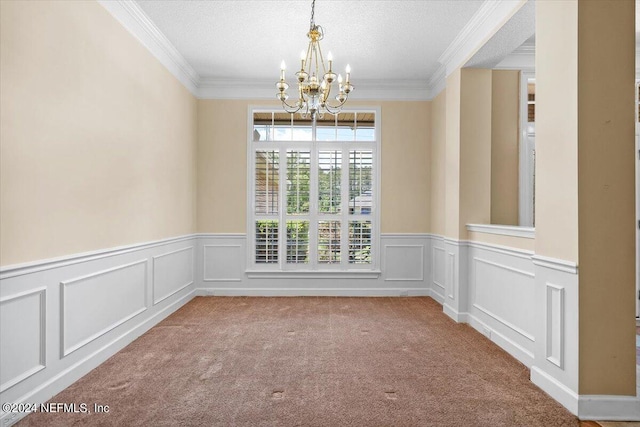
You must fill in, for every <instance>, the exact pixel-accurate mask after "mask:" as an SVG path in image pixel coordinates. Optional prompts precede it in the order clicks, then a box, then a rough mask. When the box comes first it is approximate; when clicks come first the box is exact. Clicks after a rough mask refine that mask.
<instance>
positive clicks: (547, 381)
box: [531, 366, 578, 415]
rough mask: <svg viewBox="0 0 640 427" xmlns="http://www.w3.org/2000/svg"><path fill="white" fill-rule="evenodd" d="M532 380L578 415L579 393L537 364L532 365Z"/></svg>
mask: <svg viewBox="0 0 640 427" xmlns="http://www.w3.org/2000/svg"><path fill="white" fill-rule="evenodd" d="M531 382H532V383H534V384H535V385H537V386H538V387H540V388H541V389H542V390H543V391H544V392H546V393H547V394H548V395H549V396H551V397H553V398H554V399H555V400H557V401H558V402H559V403H560V404H561V405H562V406H564V407H565V408H567V409H568V410H569V411H570V412H571V413H572V414H574V415H578V394H577V393H576V392H574V391H573V390H571V389H569V388H568V387H567V386H566V385H564V384H562V383H561V382H560V381H558V380H557V379H555V378H553V377H552V376H551V375H549V374H547V373H546V372H544V371H543V370H541V369H540V368H538V367H537V366H533V367H531Z"/></svg>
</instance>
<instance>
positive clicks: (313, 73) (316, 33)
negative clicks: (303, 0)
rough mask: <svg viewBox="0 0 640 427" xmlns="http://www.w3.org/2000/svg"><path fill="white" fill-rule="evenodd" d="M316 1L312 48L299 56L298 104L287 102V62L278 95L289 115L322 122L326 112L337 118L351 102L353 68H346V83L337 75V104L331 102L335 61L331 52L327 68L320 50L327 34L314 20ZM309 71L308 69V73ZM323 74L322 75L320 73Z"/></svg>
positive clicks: (311, 38) (279, 83) (312, 7)
mask: <svg viewBox="0 0 640 427" xmlns="http://www.w3.org/2000/svg"><path fill="white" fill-rule="evenodd" d="M315 5H316V0H313V3H312V4H311V23H310V25H309V32H308V33H307V37H309V46H308V47H307V51H306V52H305V51H304V50H303V51H302V53H301V54H300V61H301V65H300V71H298V72H297V73H296V74H295V75H296V78H297V80H298V99H297V101H296V102H295V104H293V105H292V104H289V103H288V102H287V99H288V98H289V95H287V89H288V88H289V84H288V83H287V82H286V80H285V69H286V65H285V63H284V61H282V63H281V64H280V81H279V82H277V83H276V87H277V88H278V91H279V92H278V93H277V94H276V97H277V98H278V99H279V100H280V101H282V107H283V108H284V110H285V111H286V112H288V113H297V112H300V114H301V115H302V117H303V118H307V117H311V120H315V119H316V115H319V116H320V118H322V116H324V113H325V112H328V113H330V114H338V113H339V112H340V111H341V110H342V106H343V105H344V103H345V102H346V101H347V99H348V98H349V93H351V91H352V90H353V86H352V85H351V81H350V79H351V67H350V66H349V65H347V68H346V79H345V80H344V81H343V80H342V75H341V74H340V75H338V76H337V77H338V94H337V95H336V96H335V100H336V101H337V103H333V104H332V103H331V102H329V95H330V94H331V87H332V86H333V83H334V82H335V81H336V75H335V73H334V72H333V68H332V67H333V57H332V55H331V52H329V54H328V55H327V63H328V67H327V66H325V63H324V58H323V57H322V50H321V49H320V40H322V39H323V38H324V30H323V29H322V27H321V26H320V25H316V23H315V20H314V9H315ZM305 68H306V69H305ZM321 72H322V73H321ZM320 77H321V78H322V79H321V80H320Z"/></svg>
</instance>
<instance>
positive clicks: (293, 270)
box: [245, 105, 382, 278]
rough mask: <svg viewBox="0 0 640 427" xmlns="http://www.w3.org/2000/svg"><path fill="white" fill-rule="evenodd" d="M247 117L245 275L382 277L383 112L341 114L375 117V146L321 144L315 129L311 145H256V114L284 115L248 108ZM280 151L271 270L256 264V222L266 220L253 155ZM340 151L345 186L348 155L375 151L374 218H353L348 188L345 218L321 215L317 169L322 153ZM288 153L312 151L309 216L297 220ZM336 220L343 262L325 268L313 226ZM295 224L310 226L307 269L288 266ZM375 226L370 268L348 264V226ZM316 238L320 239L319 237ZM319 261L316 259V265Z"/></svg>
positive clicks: (363, 143)
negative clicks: (291, 210) (290, 229)
mask: <svg viewBox="0 0 640 427" xmlns="http://www.w3.org/2000/svg"><path fill="white" fill-rule="evenodd" d="M247 111H248V113H247V134H246V135H247V145H246V147H247V187H246V188H247V205H246V206H247V213H246V221H247V245H246V262H247V264H246V271H245V273H247V275H248V277H277V276H281V277H289V278H293V277H318V278H327V277H331V278H336V277H344V278H350V277H357V278H365V277H367V278H368V277H371V278H376V277H378V276H379V275H380V274H381V270H380V259H381V246H380V187H381V186H380V182H381V179H380V177H381V160H380V157H381V156H380V150H381V145H382V144H381V136H382V132H381V109H380V107H363V108H358V107H350V108H348V109H343V110H342V113H373V114H374V115H375V123H374V140H373V141H353V140H350V141H342V140H337V139H336V140H335V141H323V140H317V139H316V132H315V124H314V125H312V139H311V141H299V140H291V141H254V138H253V136H254V133H253V131H254V126H253V121H254V114H256V113H271V112H276V113H282V112H283V111H281V110H279V109H278V108H277V107H271V108H269V107H265V106H256V105H250V106H249V107H248V110H247ZM261 150H264V151H272V150H275V151H278V152H279V162H280V163H279V184H278V185H279V189H278V191H279V193H278V198H279V200H280V205H279V207H278V214H277V216H274V217H273V219H274V220H277V221H278V224H279V226H278V229H279V238H278V243H279V244H278V262H277V263H273V264H268V263H256V256H255V254H256V229H255V228H256V225H255V224H256V221H259V220H261V219H264V216H263V215H260V214H256V200H255V191H256V182H255V179H256V178H255V177H256V175H255V174H256V163H255V153H256V152H257V151H261ZM333 150H338V151H341V152H342V159H341V162H342V167H341V171H340V172H341V181H342V184H344V183H345V179H346V182H347V183H348V182H349V161H350V159H349V157H350V156H349V153H350V152H351V151H354V150H355V151H360V150H362V151H364V150H366V151H371V152H372V163H373V173H372V177H371V181H372V182H371V185H372V187H373V188H372V192H371V193H372V199H373V200H372V205H371V209H372V210H373V213H372V214H350V213H349V205H348V203H345V202H348V199H349V187H348V186H344V185H342V186H341V188H342V190H341V193H342V203H341V213H340V214H338V215H336V214H326V215H323V214H321V213H320V212H318V211H317V204H318V200H317V199H318V171H317V168H318V164H319V155H318V154H319V152H320V151H333ZM288 151H308V152H310V181H309V182H310V194H309V205H310V206H309V214H308V215H306V214H305V215H300V217H299V218H298V217H297V216H296V215H292V214H288V213H287V202H286V201H287V185H286V182H287V164H288V156H287V153H288ZM324 218H326V219H327V220H331V219H335V220H339V221H341V239H340V240H341V248H342V253H341V262H340V263H339V264H338V263H334V264H322V263H320V262H319V261H318V259H317V258H318V236H315V235H313V234H314V233H313V232H312V230H314V226H312V225H311V224H312V223H313V222H314V221H315V222H316V223H317V222H318V221H321V220H323V219H324ZM291 220H303V221H306V220H308V221H309V224H310V226H309V229H310V231H309V239H308V240H309V247H310V249H309V252H310V256H311V259H310V262H309V263H299V264H297V263H287V262H286V260H287V247H286V244H287V232H286V227H287V226H286V223H287V221H291ZM357 220H364V221H371V228H372V232H371V263H366V264H364V263H363V264H358V263H349V259H348V251H349V240H348V236H349V223H350V221H357ZM315 234H317V233H315ZM314 258H315V259H314Z"/></svg>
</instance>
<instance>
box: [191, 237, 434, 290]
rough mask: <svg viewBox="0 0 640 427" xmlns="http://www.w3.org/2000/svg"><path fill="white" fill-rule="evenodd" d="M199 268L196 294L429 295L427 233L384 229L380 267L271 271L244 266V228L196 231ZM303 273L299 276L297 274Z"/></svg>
mask: <svg viewBox="0 0 640 427" xmlns="http://www.w3.org/2000/svg"><path fill="white" fill-rule="evenodd" d="M199 236H200V240H201V245H202V248H203V259H202V267H201V270H200V271H198V272H197V274H196V282H197V294H198V295H234V296H237V295H256V296H258V295H260V296H276V295H287V296H295V295H300V296H303V295H317V296H418V295H425V296H430V295H431V288H430V285H429V279H425V278H429V277H431V274H430V272H429V271H428V268H429V263H430V261H429V260H430V257H431V235H429V234H382V235H381V236H380V247H381V248H382V259H381V269H380V270H379V271H364V270H354V271H344V272H331V273H330V272H327V273H324V272H317V271H313V272H304V271H301V272H273V271H271V272H269V271H253V270H252V271H247V270H246V265H247V259H248V257H250V256H251V254H249V253H248V252H247V251H248V250H249V249H248V248H249V246H250V245H248V242H247V237H246V235H244V234H200V235H199ZM301 279H302V280H301Z"/></svg>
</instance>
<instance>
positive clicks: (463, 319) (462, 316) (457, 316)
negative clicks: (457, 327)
mask: <svg viewBox="0 0 640 427" xmlns="http://www.w3.org/2000/svg"><path fill="white" fill-rule="evenodd" d="M442 310H443V311H444V314H446V315H447V316H449V317H450V318H452V319H453V320H455V321H456V322H458V323H469V313H459V312H458V311H456V310H455V309H454V308H453V307H451V306H450V305H448V304H447V303H444V304H443V306H442Z"/></svg>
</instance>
